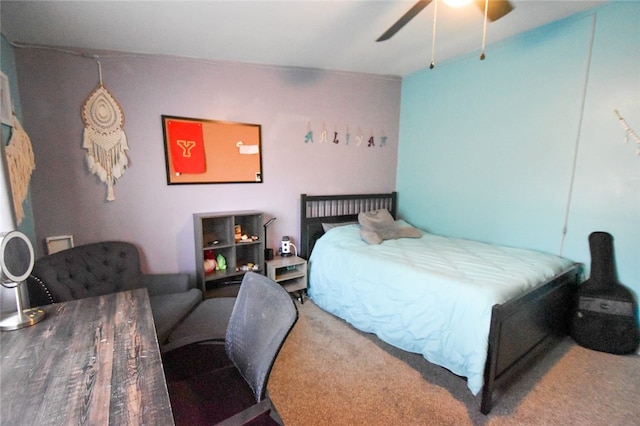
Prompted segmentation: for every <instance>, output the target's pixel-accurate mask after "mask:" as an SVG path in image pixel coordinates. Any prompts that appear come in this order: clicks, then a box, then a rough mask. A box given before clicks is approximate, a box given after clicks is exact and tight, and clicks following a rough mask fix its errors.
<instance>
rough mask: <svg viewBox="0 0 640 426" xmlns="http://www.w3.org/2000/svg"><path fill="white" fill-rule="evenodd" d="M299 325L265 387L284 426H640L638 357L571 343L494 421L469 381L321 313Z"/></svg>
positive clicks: (534, 372) (497, 408)
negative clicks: (614, 353)
mask: <svg viewBox="0 0 640 426" xmlns="http://www.w3.org/2000/svg"><path fill="white" fill-rule="evenodd" d="M297 306H298V309H299V312H300V317H299V320H298V322H297V324H296V325H295V327H294V329H293V331H292V332H291V334H290V336H289V338H288V340H287V341H286V343H285V345H284V347H283V348H282V351H281V352H280V355H279V356H278V359H277V360H276V363H275V365H274V368H273V371H272V374H271V378H270V381H269V392H270V394H271V398H272V400H273V401H274V403H275V405H276V407H277V408H278V411H279V413H280V414H281V416H282V418H283V419H284V421H285V423H286V424H287V425H288V426H297V425H607V426H613V425H640V356H637V355H629V356H619V355H611V354H606V353H601V352H596V351H592V350H589V349H585V348H582V347H580V346H577V345H575V344H574V343H573V342H572V340H571V339H569V338H567V339H566V340H565V341H563V342H561V343H560V344H559V345H558V346H557V347H556V348H554V350H553V351H552V352H550V353H549V354H548V355H547V356H545V357H544V358H543V359H541V360H540V361H538V362H537V363H536V364H535V365H534V366H533V368H532V369H530V370H529V371H528V372H527V373H526V374H524V375H523V376H521V377H520V378H519V379H518V380H517V381H515V382H514V383H513V384H512V385H511V386H510V388H509V389H508V391H507V392H506V393H505V394H504V395H498V396H497V399H496V402H495V403H494V407H493V409H492V411H491V413H490V414H489V415H488V416H484V415H482V414H481V413H480V409H479V407H480V396H479V395H478V396H473V395H472V394H471V392H470V391H469V390H468V388H467V386H466V381H465V380H464V379H461V378H459V377H457V376H455V375H453V374H451V373H450V372H448V371H447V370H445V369H443V368H441V367H437V366H435V365H432V364H430V363H428V362H427V361H426V360H425V359H424V358H423V357H422V356H420V355H417V354H411V353H407V352H404V351H400V350H398V349H395V348H393V347H391V346H389V345H387V344H385V343H384V342H381V341H380V340H379V339H377V338H376V337H375V336H372V335H368V334H366V333H361V332H359V331H357V330H355V329H354V328H352V327H351V326H349V325H348V324H347V323H346V322H344V321H342V320H340V319H338V318H336V317H334V316H332V315H330V314H328V313H326V312H324V311H322V310H321V309H320V308H318V307H317V306H316V305H315V304H313V302H312V301H310V300H306V301H305V303H304V304H302V305H300V303H297Z"/></svg>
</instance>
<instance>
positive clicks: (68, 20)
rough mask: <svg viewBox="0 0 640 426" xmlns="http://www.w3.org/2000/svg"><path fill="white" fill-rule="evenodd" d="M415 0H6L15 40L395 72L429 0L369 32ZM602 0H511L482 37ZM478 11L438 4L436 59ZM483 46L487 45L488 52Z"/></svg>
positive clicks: (426, 29)
mask: <svg viewBox="0 0 640 426" xmlns="http://www.w3.org/2000/svg"><path fill="white" fill-rule="evenodd" d="M414 3H415V1H414V0H395V1H389V0H386V1H385V0H369V1H367V0H360V1H353V0H324V1H309V0H298V1H276V0H263V1H248V0H235V1H217V0H213V1H212V0H209V1H7V0H2V2H1V3H0V14H1V15H2V21H1V27H0V28H1V31H2V34H4V35H5V37H6V38H7V39H8V40H9V41H10V42H14V43H22V44H37V45H46V46H58V47H65V48H76V49H89V50H113V51H121V52H133V53H144V54H161V55H171V56H181V57H191V58H199V59H212V60H223V61H233V62H248V63H256V64H267V65H279V66H292V67H304V68H319V69H330V70H337V71H348V72H364V73H372V74H381V75H394V76H404V75H406V74H408V73H411V72H413V71H416V70H418V69H421V68H425V67H427V66H428V65H429V63H430V61H431V48H432V28H433V13H434V3H432V4H430V5H429V6H428V7H427V8H426V9H424V10H423V11H422V12H421V13H420V14H419V15H418V16H417V17H416V18H414V19H413V20H412V21H411V22H410V23H409V24H407V26H405V27H404V28H403V29H402V30H400V32H399V33H397V34H396V35H395V36H394V37H393V38H391V39H390V40H387V41H385V42H378V43H377V42H376V41H375V40H376V39H377V38H378V37H379V36H380V35H381V34H382V33H383V32H384V31H385V30H387V28H388V27H389V26H391V25H392V24H393V23H394V22H395V21H396V20H397V19H398V18H400V16H402V15H403V14H404V13H405V12H406V11H407V10H408V9H409V8H410V7H411V6H412V5H413V4H414ZM600 3H603V1H587V0H584V1H581V0H556V1H541V0H528V1H521V0H520V1H512V4H514V6H515V9H514V10H513V11H512V12H511V13H509V14H508V15H506V16H505V17H503V18H502V19H500V20H498V21H496V22H492V23H491V22H490V23H489V25H488V27H487V44H490V43H493V42H496V41H498V40H501V39H504V38H507V37H509V36H511V35H514V34H517V33H520V32H524V31H526V30H529V29H531V28H535V27H538V26H540V25H543V24H545V23H548V22H552V21H555V20H558V19H561V18H564V17H566V16H569V15H572V14H574V13H576V12H580V11H582V10H585V9H588V8H591V7H594V6H597V5H598V4H600ZM482 27H483V15H482V13H481V12H480V10H479V9H478V8H477V7H476V6H475V5H473V4H471V5H468V6H466V7H464V8H460V9H454V8H452V7H450V6H447V5H445V4H443V3H442V2H441V1H440V2H439V4H438V19H437V29H438V31H437V36H436V53H435V59H436V63H438V62H442V61H445V60H446V59H448V58H451V57H454V56H457V55H460V54H465V53H469V52H474V51H477V52H479V51H480V48H481V43H482ZM490 58H491V48H490V46H489V47H488V49H487V60H490Z"/></svg>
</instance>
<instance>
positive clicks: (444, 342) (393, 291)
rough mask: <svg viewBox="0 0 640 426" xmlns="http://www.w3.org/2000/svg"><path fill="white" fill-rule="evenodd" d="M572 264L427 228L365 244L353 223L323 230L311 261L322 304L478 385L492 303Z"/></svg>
mask: <svg viewBox="0 0 640 426" xmlns="http://www.w3.org/2000/svg"><path fill="white" fill-rule="evenodd" d="M571 264H572V262H571V261H569V260H567V259H563V258H560V257H558V256H554V255H550V254H545V253H540V252H535V251H529V250H523V249H517V248H510V247H503V246H496V245H490V244H485V243H480V242H476V241H470V240H464V239H456V238H447V237H442V236H438V235H433V234H429V233H424V235H423V236H422V237H421V238H414V239H409V238H403V239H398V240H387V241H384V242H383V243H382V244H380V245H368V244H367V243H365V242H364V241H362V239H361V238H360V232H359V227H358V225H347V226H341V227H338V228H334V229H331V230H329V231H328V232H327V233H326V234H325V235H324V236H323V237H322V238H320V239H319V240H318V241H317V243H316V245H315V247H314V249H313V253H312V255H311V258H310V260H309V295H310V297H311V298H312V300H313V301H314V302H315V303H316V304H317V305H318V306H320V307H321V308H322V309H324V310H326V311H328V312H330V313H332V314H334V315H336V316H338V317H340V318H343V319H344V320H346V321H348V322H349V323H351V324H352V325H353V326H354V327H356V328H358V329H360V330H362V331H365V332H370V333H375V334H376V335H377V336H378V337H379V338H380V339H382V340H384V341H385V342H387V343H389V344H391V345H394V346H396V347H399V348H401V349H404V350H406V351H410V352H416V353H419V354H422V355H423V356H424V357H425V358H426V359H427V360H428V361H430V362H432V363H434V364H438V365H440V366H442V367H445V368H447V369H449V370H450V371H452V372H453V373H455V374H457V375H459V376H464V377H466V378H467V385H468V387H469V389H470V390H471V392H473V394H474V395H475V394H477V393H478V392H479V391H480V389H481V388H482V385H483V380H484V378H483V373H484V366H485V361H486V358H487V346H488V343H487V341H488V335H489V327H490V320H491V309H492V307H493V305H494V304H496V303H503V302H505V301H507V300H509V299H511V298H513V297H516V296H518V295H520V294H522V293H524V292H525V291H526V290H528V289H530V288H533V287H535V286H536V285H538V284H539V283H540V282H543V281H545V280H547V279H549V278H551V277H553V276H554V275H556V274H558V273H559V272H561V271H562V270H564V269H566V268H567V267H569V266H570V265H571Z"/></svg>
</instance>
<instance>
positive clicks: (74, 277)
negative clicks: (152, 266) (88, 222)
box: [27, 241, 142, 306]
mask: <svg viewBox="0 0 640 426" xmlns="http://www.w3.org/2000/svg"><path fill="white" fill-rule="evenodd" d="M141 275H142V272H141V269H140V255H139V254H138V249H137V248H136V247H135V245H133V244H131V243H128V242H122V241H106V242H100V243H93V244H86V245H81V246H77V247H73V248H70V249H67V250H63V251H60V252H57V253H54V254H51V255H48V256H44V257H41V258H40V259H38V260H36V262H35V264H34V267H33V271H32V272H31V277H29V279H28V280H27V283H28V288H29V298H30V300H31V302H32V305H34V303H35V305H34V306H36V305H41V304H44V303H43V302H45V301H44V300H38V298H37V296H36V295H37V294H38V293H42V292H43V291H45V292H46V293H47V298H48V299H50V302H49V303H58V302H66V301H69V300H76V299H82V298H85V297H92V296H101V295H103V294H109V293H115V292H118V291H124V290H130V289H133V288H136V287H138V286H139V285H140V277H141ZM43 287H44V288H43ZM32 293H33V296H32ZM34 299H35V300H34Z"/></svg>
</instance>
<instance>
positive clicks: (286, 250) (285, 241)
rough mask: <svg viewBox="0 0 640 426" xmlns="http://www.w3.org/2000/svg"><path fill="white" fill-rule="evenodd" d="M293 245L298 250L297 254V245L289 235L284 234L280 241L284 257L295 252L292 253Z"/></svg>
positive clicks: (281, 254)
mask: <svg viewBox="0 0 640 426" xmlns="http://www.w3.org/2000/svg"><path fill="white" fill-rule="evenodd" d="M291 247H293V249H294V250H295V252H296V256H297V255H298V249H297V248H296V246H295V245H294V244H293V243H292V242H291V239H289V237H288V236H286V235H285V236H284V237H282V241H280V250H279V251H280V253H279V254H280V256H282V257H289V256H292V255H293V253H291Z"/></svg>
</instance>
